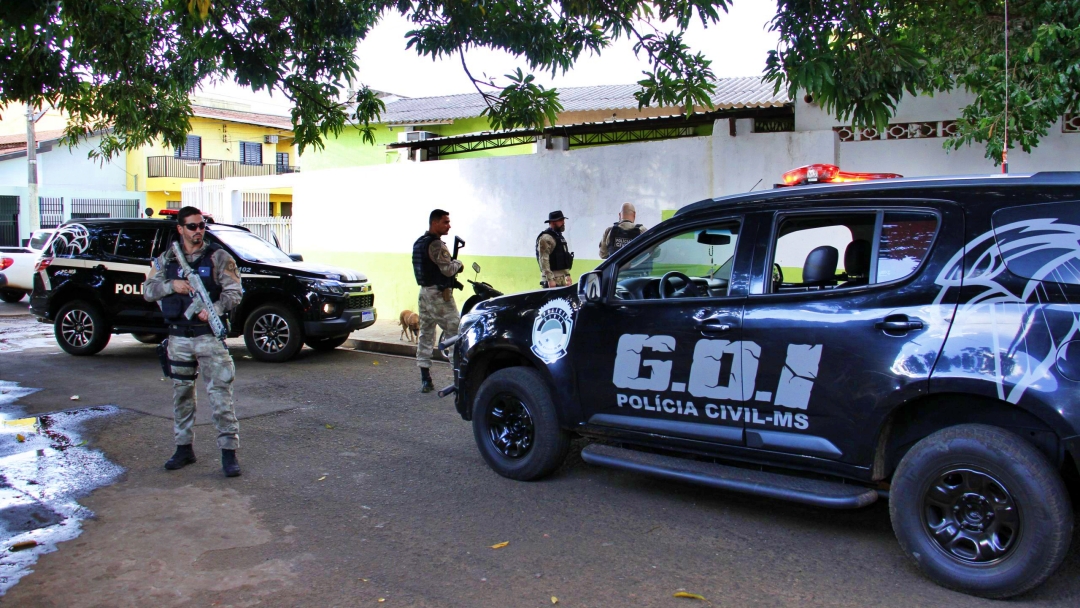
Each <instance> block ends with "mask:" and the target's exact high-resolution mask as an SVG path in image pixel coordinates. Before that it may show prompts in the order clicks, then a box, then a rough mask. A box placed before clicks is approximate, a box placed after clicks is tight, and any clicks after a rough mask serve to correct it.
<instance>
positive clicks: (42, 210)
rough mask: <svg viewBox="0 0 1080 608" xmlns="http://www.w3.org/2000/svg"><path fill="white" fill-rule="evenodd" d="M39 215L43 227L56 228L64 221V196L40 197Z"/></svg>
mask: <svg viewBox="0 0 1080 608" xmlns="http://www.w3.org/2000/svg"><path fill="white" fill-rule="evenodd" d="M38 217H39V218H40V221H41V227H42V228H56V227H57V226H59V225H60V224H63V223H64V197H62V196H42V197H39V198H38Z"/></svg>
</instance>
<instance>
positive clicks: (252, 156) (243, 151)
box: [240, 141, 262, 165]
mask: <svg viewBox="0 0 1080 608" xmlns="http://www.w3.org/2000/svg"><path fill="white" fill-rule="evenodd" d="M240 162H241V163H243V164H245V165H261V164H262V144H259V143H255V142H250V141H242V142H240Z"/></svg>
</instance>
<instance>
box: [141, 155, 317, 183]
mask: <svg viewBox="0 0 1080 608" xmlns="http://www.w3.org/2000/svg"><path fill="white" fill-rule="evenodd" d="M200 168H201V169H202V179H204V180H205V179H225V178H226V177H252V176H256V175H281V174H283V173H299V172H300V167H296V166H289V165H248V164H244V163H241V162H239V161H235V160H217V159H213V158H176V157H175V156H148V157H147V158H146V175H147V177H186V178H189V179H199V170H200Z"/></svg>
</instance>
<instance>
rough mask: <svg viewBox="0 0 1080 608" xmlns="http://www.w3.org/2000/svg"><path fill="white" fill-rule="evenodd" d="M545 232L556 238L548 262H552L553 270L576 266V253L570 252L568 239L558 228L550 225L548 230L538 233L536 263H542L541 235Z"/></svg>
mask: <svg viewBox="0 0 1080 608" xmlns="http://www.w3.org/2000/svg"><path fill="white" fill-rule="evenodd" d="M545 234H548V235H551V237H552V238H554V239H555V249H552V250H551V257H550V258H548V263H550V264H551V269H552V270H570V269H571V268H573V267H574V254H573V253H570V246H569V245H567V244H566V239H565V238H563V235H562V233H561V232H559V231H558V230H555V229H554V228H551V227H549V228H548V229H547V230H545V231H543V232H541V233H540V234H538V235H536V245H535V248H536V263H537V264H539V263H540V237H542V236H544V235H545Z"/></svg>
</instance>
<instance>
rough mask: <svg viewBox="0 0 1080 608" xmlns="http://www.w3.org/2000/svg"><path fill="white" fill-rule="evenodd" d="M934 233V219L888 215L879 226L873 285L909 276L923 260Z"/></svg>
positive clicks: (913, 214)
mask: <svg viewBox="0 0 1080 608" xmlns="http://www.w3.org/2000/svg"><path fill="white" fill-rule="evenodd" d="M936 233H937V216H935V215H934V214H932V213H925V212H918V211H889V212H887V213H885V219H884V220H883V221H882V223H881V240H880V241H879V244H878V260H877V281H876V282H878V283H887V282H889V281H896V280H899V279H902V278H904V277H907V276H910V275H911V274H912V273H913V272H915V270H916V269H917V268H918V267H919V264H921V263H922V261H923V260H924V259H926V253H927V252H928V251H930V244H931V243H932V242H933V241H934V235H935V234H936Z"/></svg>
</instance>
